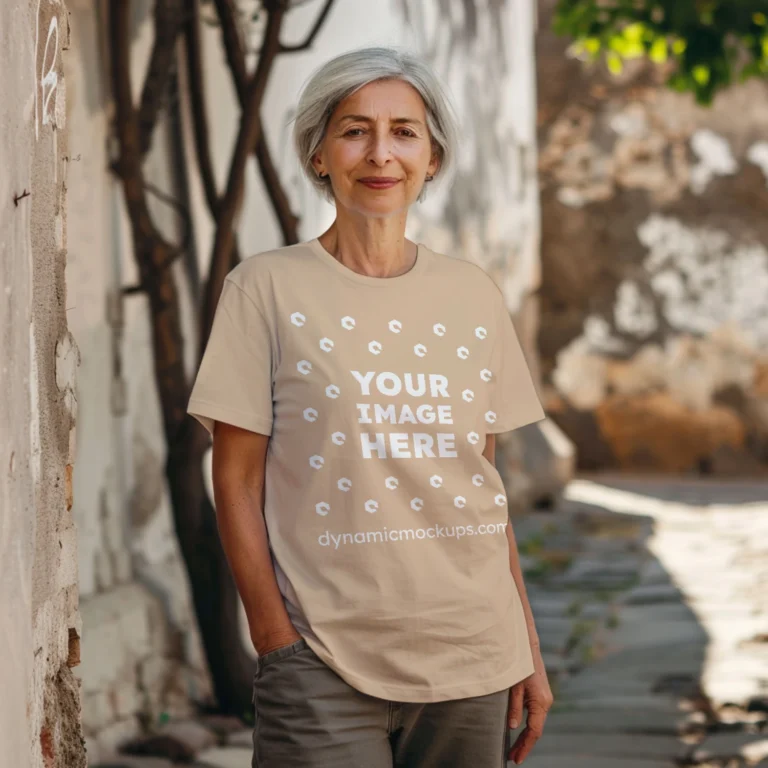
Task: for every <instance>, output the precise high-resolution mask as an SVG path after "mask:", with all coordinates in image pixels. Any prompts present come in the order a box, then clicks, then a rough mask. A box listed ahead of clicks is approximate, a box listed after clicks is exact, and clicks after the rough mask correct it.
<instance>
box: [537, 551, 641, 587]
mask: <svg viewBox="0 0 768 768" xmlns="http://www.w3.org/2000/svg"><path fill="white" fill-rule="evenodd" d="M639 569H640V560H639V559H638V558H635V557H628V556H626V555H624V556H622V558H621V561H620V562H615V561H611V560H605V559H594V558H579V559H577V560H576V561H575V562H574V563H573V564H572V565H571V566H570V567H569V568H568V570H567V571H566V572H565V573H563V574H560V575H556V576H553V577H552V581H553V583H555V584H563V585H570V586H581V587H584V588H601V587H608V588H612V587H617V586H623V585H625V584H631V583H634V582H636V581H637V579H638V571H639Z"/></svg>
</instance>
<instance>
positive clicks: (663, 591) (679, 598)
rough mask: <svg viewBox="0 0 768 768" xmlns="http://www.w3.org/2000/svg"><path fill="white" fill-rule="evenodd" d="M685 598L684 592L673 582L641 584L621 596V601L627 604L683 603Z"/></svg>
mask: <svg viewBox="0 0 768 768" xmlns="http://www.w3.org/2000/svg"><path fill="white" fill-rule="evenodd" d="M683 600H684V596H683V594H682V593H681V592H680V590H679V589H678V588H677V587H675V586H674V585H672V584H641V585H639V586H637V587H634V588H633V589H630V590H629V592H627V594H626V595H623V596H622V597H621V598H620V601H621V602H622V603H625V604H626V605H651V604H655V603H682V602H683Z"/></svg>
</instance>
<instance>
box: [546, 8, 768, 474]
mask: <svg viewBox="0 0 768 768" xmlns="http://www.w3.org/2000/svg"><path fill="white" fill-rule="evenodd" d="M553 5H554V3H553V2H550V1H549V0H547V2H544V3H543V4H542V7H541V10H542V15H541V20H540V31H539V35H538V38H537V53H536V55H537V64H538V95H539V118H538V125H539V147H540V154H539V171H540V183H541V203H542V228H543V229H542V231H543V235H542V270H543V280H542V290H541V309H542V314H541V331H540V334H539V347H540V352H541V364H542V371H543V375H544V378H545V381H546V384H547V389H546V400H547V407H548V410H549V413H550V414H551V416H552V418H553V419H554V420H555V421H556V422H557V423H558V424H559V425H560V426H561V427H562V428H563V429H564V431H565V432H566V433H567V434H568V435H569V437H571V439H572V440H573V441H574V442H575V443H576V445H577V448H578V454H579V461H580V464H581V466H582V468H585V469H603V468H620V469H627V470H659V471H668V472H694V473H705V474H708V473H733V472H740V473H743V472H747V473H754V472H762V471H764V470H765V468H766V467H767V466H768V386H767V382H768V375H767V373H766V372H767V371H768V304H766V301H765V297H766V295H768V249H766V245H765V244H766V243H767V242H768V217H767V216H766V213H768V186H767V185H766V178H767V177H768V142H766V136H768V85H767V84H766V83H765V82H761V81H756V80H755V81H750V82H747V83H745V84H743V85H740V86H738V87H734V88H732V89H730V90H729V91H727V92H725V93H722V94H721V95H720V96H718V98H717V99H716V101H715V103H714V104H713V106H712V107H711V108H705V107H699V106H696V105H695V103H694V101H693V99H692V97H690V96H687V95H680V94H675V93H673V92H671V91H669V90H668V89H666V88H665V87H664V86H663V85H662V77H663V73H661V72H659V71H658V70H655V69H654V68H652V66H651V65H649V64H647V63H645V62H642V61H638V62H633V65H632V66H628V67H626V68H625V71H624V73H623V74H622V75H621V76H620V77H618V78H616V77H611V76H608V75H607V74H606V72H605V70H604V68H603V67H602V66H593V65H588V64H586V63H582V62H581V61H578V60H576V59H574V58H572V57H569V56H567V55H566V46H567V41H565V40H563V39H561V38H558V37H556V36H555V35H554V34H553V33H552V32H551V31H550V27H551V13H552V7H553Z"/></svg>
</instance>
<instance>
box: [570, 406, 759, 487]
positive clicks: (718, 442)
mask: <svg viewBox="0 0 768 768" xmlns="http://www.w3.org/2000/svg"><path fill="white" fill-rule="evenodd" d="M595 417H596V419H597V423H598V425H599V427H600V431H601V433H602V435H603V437H604V438H605V440H606V441H607V443H608V444H609V445H610V446H611V449H612V451H613V453H614V455H615V457H616V459H617V462H618V464H619V466H620V467H621V468H622V469H625V470H656V471H662V472H678V473H680V472H690V471H699V470H700V469H701V468H702V466H703V463H704V464H706V462H707V461H711V459H712V456H713V455H714V454H715V452H716V451H717V450H718V449H720V448H723V447H728V448H731V449H732V450H733V451H735V452H737V453H740V454H742V455H744V456H745V457H746V456H747V452H746V447H745V438H746V428H745V425H744V424H743V422H742V421H741V419H739V417H738V415H737V414H736V413H734V412H733V411H732V410H731V409H730V408H724V407H722V406H711V407H709V408H707V409H705V410H692V409H690V408H688V407H686V406H685V405H683V404H682V403H680V402H679V401H678V400H676V399H675V398H674V397H673V396H672V395H670V394H668V393H665V392H656V393H652V394H647V395H641V396H639V397H633V398H628V397H619V396H612V397H608V398H606V399H605V400H603V401H602V402H601V403H600V404H599V405H598V406H597V408H596V409H595ZM571 437H573V436H571ZM575 442H576V444H577V447H578V445H579V442H578V440H575Z"/></svg>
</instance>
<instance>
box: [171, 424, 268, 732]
mask: <svg viewBox="0 0 768 768" xmlns="http://www.w3.org/2000/svg"><path fill="white" fill-rule="evenodd" d="M208 446H209V439H208V433H207V432H206V431H205V429H203V427H202V426H201V425H200V424H198V423H197V421H195V420H194V419H193V418H192V417H191V416H188V417H187V418H186V419H185V420H184V422H183V423H182V425H181V427H180V429H179V431H178V433H177V437H176V439H175V440H174V441H172V442H169V444H168V458H167V461H166V466H165V469H166V476H167V478H168V488H169V490H170V494H171V505H172V507H173V517H174V523H175V528H176V535H177V536H178V539H179V545H180V547H181V552H182V555H183V557H184V563H185V564H186V568H187V573H188V575H189V581H190V584H191V587H192V599H193V602H194V605H195V614H196V616H197V623H198V627H199V629H200V636H201V638H202V641H203V647H204V649H205V656H206V659H207V660H208V666H209V668H210V673H211V679H212V680H213V686H214V693H215V695H216V700H217V702H218V704H219V709H220V710H221V711H222V712H224V713H226V714H231V715H236V716H238V717H241V718H244V717H245V716H246V714H247V713H249V712H250V709H251V705H252V700H251V694H252V678H253V673H254V671H255V669H254V662H253V659H252V658H251V657H250V656H249V655H248V653H247V651H246V649H245V646H244V645H243V641H242V637H241V634H240V620H239V599H238V595H237V588H236V587H235V582H234V579H233V578H232V573H231V571H230V569H229V564H228V562H227V559H226V556H225V554H224V550H223V548H222V546H221V541H220V539H219V532H218V529H217V526H216V512H215V510H214V508H213V505H212V504H211V502H210V499H209V498H208V493H207V492H206V489H205V484H204V481H203V473H202V469H201V468H202V466H203V456H204V455H205V452H206V450H207V449H208Z"/></svg>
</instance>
